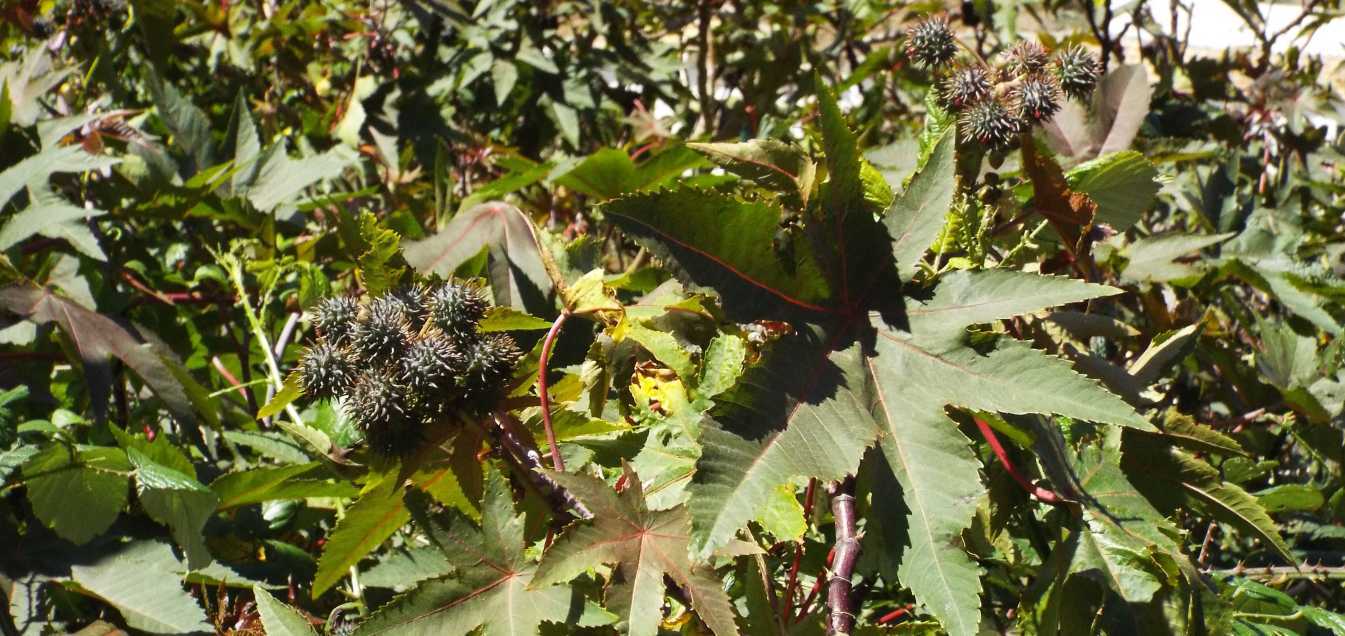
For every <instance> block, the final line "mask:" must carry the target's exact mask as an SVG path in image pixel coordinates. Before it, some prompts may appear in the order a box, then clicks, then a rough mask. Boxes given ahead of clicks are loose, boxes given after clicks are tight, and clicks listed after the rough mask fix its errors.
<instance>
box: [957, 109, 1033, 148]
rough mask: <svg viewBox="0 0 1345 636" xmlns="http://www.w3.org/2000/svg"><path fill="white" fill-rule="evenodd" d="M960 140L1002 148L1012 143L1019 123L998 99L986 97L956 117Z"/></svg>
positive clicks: (1017, 131)
mask: <svg viewBox="0 0 1345 636" xmlns="http://www.w3.org/2000/svg"><path fill="white" fill-rule="evenodd" d="M957 127H958V130H959V131H960V132H961V133H962V140H963V141H966V142H973V141H974V142H976V143H979V144H981V145H983V146H986V147H989V148H1003V147H1005V146H1008V145H1009V144H1011V143H1013V140H1014V137H1015V136H1016V135H1017V134H1018V133H1019V132H1020V130H1021V129H1020V124H1019V120H1018V118H1017V117H1014V116H1013V114H1012V113H1011V112H1009V109H1008V108H1005V106H1004V104H1003V103H1001V102H1000V100H998V99H987V100H985V101H981V102H977V103H976V104H973V105H972V106H971V108H968V109H966V110H964V111H962V114H961V115H959V116H958V118H957Z"/></svg>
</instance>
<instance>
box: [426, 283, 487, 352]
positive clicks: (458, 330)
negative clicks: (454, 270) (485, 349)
mask: <svg viewBox="0 0 1345 636" xmlns="http://www.w3.org/2000/svg"><path fill="white" fill-rule="evenodd" d="M426 304H427V306H428V308H429V319H430V321H431V322H432V323H434V326H436V327H438V328H439V329H441V330H442V331H443V332H444V333H445V334H448V336H449V337H450V338H453V339H454V340H457V341H459V342H464V343H465V342H468V341H471V340H474V339H475V338H474V336H475V334H476V323H478V322H480V321H481V318H482V317H484V316H485V315H486V309H488V308H489V307H490V303H489V302H488V301H487V300H486V296H485V294H483V293H481V290H480V289H479V288H477V287H475V286H473V285H467V284H463V283H459V282H448V283H444V284H443V285H442V286H441V287H439V288H438V289H436V290H434V291H433V292H431V293H430V296H429V300H428V302H427V303H426Z"/></svg>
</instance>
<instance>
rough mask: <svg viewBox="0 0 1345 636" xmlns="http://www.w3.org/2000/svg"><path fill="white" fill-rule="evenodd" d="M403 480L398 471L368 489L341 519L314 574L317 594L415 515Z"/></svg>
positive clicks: (314, 593)
mask: <svg viewBox="0 0 1345 636" xmlns="http://www.w3.org/2000/svg"><path fill="white" fill-rule="evenodd" d="M399 482H400V480H399V479H397V478H396V475H395V473H394V474H393V475H388V476H385V477H383V479H382V481H380V482H379V483H378V485H376V486H374V487H373V488H372V489H370V490H368V491H367V492H365V493H364V495H363V496H361V497H360V498H359V499H358V500H357V501H356V502H355V503H354V504H352V505H351V506H350V508H349V509H347V510H346V515H345V516H344V517H342V518H341V520H340V521H338V522H337V524H336V527H335V528H334V529H333V530H332V533H331V536H330V537H329V538H328V539H327V545H326V547H324V548H323V550H322V558H320V559H318V571H317V574H315V575H314V576H313V597H314V598H317V597H318V596H321V595H322V593H323V592H325V591H327V590H328V589H329V588H331V586H333V585H335V584H336V582H337V581H340V580H341V578H342V577H344V576H345V575H346V574H347V572H348V571H349V570H350V566H352V565H355V564H356V563H359V562H360V559H363V558H364V557H365V556H366V555H368V554H369V553H370V552H373V551H374V549H375V548H377V547H378V546H380V545H382V544H383V542H384V541H385V540H387V538H388V537H390V536H392V533H393V532H396V531H397V528H400V527H402V524H405V523H406V522H407V521H409V520H410V519H411V513H410V512H409V511H408V510H407V509H406V504H405V503H403V502H402V489H401V488H400V483H399Z"/></svg>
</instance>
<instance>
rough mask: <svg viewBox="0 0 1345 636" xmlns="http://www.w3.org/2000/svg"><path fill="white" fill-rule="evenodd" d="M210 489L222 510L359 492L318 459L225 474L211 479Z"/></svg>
mask: <svg viewBox="0 0 1345 636" xmlns="http://www.w3.org/2000/svg"><path fill="white" fill-rule="evenodd" d="M210 490H211V491H213V492H214V493H215V496H217V497H218V498H219V504H218V508H219V509H220V510H227V509H229V508H237V507H238V506H246V505H248V504H254V503H261V502H263V501H273V500H276V499H303V498H306V497H354V496H355V495H357V494H359V491H358V489H356V488H355V487H354V486H353V485H351V484H350V483H349V482H345V481H339V480H336V479H334V478H333V475H331V474H330V473H329V472H328V471H327V469H326V468H325V467H324V466H323V465H322V464H319V463H317V462H313V463H307V464H293V465H290V466H278V467H267V468H253V469H250V470H244V471H239V472H235V473H229V474H227V475H221V476H219V477H218V478H217V479H215V481H213V482H211V483H210Z"/></svg>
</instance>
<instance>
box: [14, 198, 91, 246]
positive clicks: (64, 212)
mask: <svg viewBox="0 0 1345 636" xmlns="http://www.w3.org/2000/svg"><path fill="white" fill-rule="evenodd" d="M104 214H107V212H104V211H103V210H94V209H88V208H84V207H81V206H77V205H73V204H70V203H67V202H65V201H63V200H61V199H59V198H56V199H49V200H44V201H39V202H35V204H34V205H30V206H28V207H27V208H24V210H23V211H22V212H19V213H18V214H15V215H14V216H13V217H11V218H10V219H9V220H8V221H6V222H5V224H4V225H3V226H0V252H2V251H4V250H7V249H9V248H11V247H13V246H14V245H16V244H18V243H19V242H20V241H24V240H26V239H28V238H29V237H31V236H33V235H35V234H44V235H45V234H49V233H50V232H51V231H52V230H53V229H55V228H57V227H58V226H61V225H64V224H67V223H69V222H70V221H77V220H80V219H86V218H91V217H96V216H102V215H104ZM99 260H106V259H105V258H103V259H99Z"/></svg>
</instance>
